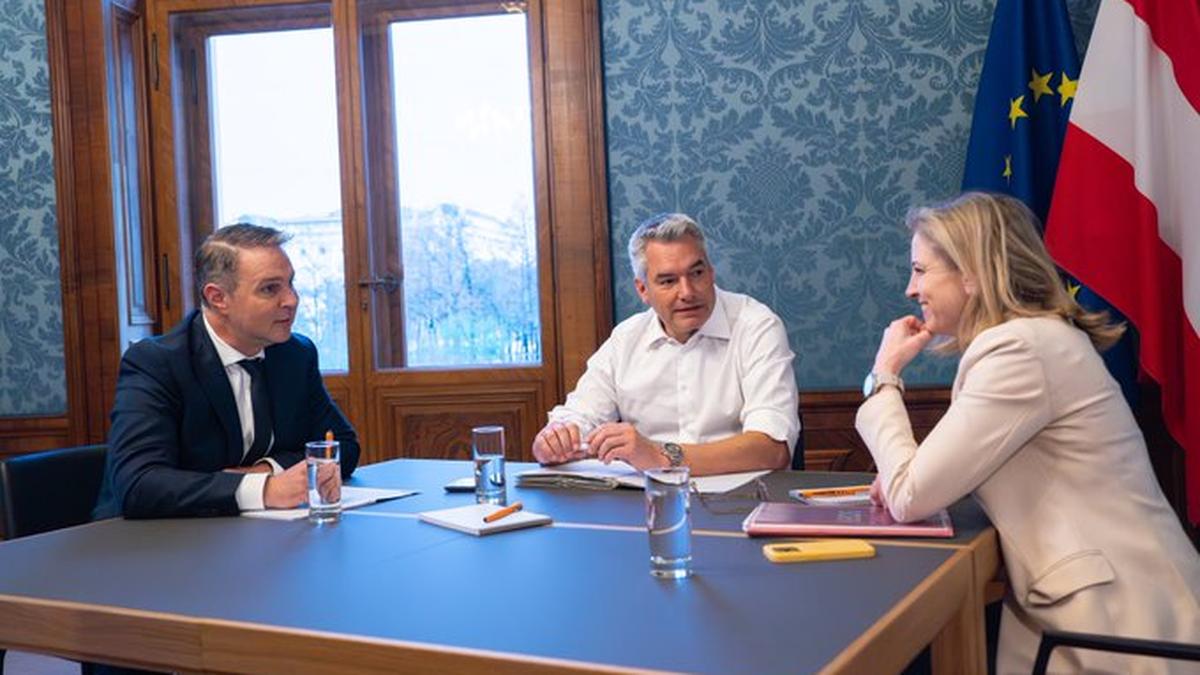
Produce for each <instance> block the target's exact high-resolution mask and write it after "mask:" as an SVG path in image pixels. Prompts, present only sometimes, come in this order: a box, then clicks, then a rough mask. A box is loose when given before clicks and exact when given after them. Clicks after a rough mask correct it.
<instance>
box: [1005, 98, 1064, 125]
mask: <svg viewBox="0 0 1200 675" xmlns="http://www.w3.org/2000/svg"><path fill="white" fill-rule="evenodd" d="M1072 93H1074V92H1072ZM1024 104H1025V96H1024V95H1022V96H1018V97H1016V98H1014V99H1013V100H1012V101H1009V104H1008V121H1009V122H1012V128H1013V129H1016V128H1017V120H1018V119H1020V118H1022V117H1029V113H1027V112H1025V111H1024V110H1022V109H1021V106H1022V105H1024Z"/></svg>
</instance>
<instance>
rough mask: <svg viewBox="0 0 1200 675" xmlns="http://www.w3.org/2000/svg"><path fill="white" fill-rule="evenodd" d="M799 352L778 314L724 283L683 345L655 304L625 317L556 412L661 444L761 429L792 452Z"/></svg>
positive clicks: (557, 417) (560, 418) (556, 418)
mask: <svg viewBox="0 0 1200 675" xmlns="http://www.w3.org/2000/svg"><path fill="white" fill-rule="evenodd" d="M793 358H795V355H794V354H793V353H792V350H791V348H790V347H789V346H788V341H787V331H786V330H785V329H784V327H783V321H781V320H780V319H779V317H778V316H776V315H775V313H774V312H772V311H771V310H770V309H769V308H768V307H767V306H766V305H764V304H762V303H760V302H758V301H757V300H755V299H754V298H751V297H749V296H746V295H741V294H738V293H729V292H726V291H722V290H720V289H719V288H718V289H717V298H716V302H715V304H714V306H713V313H712V315H711V316H709V317H708V321H706V322H705V323H704V325H703V326H701V327H700V330H699V331H697V332H696V333H695V334H694V335H692V336H691V337H690V338H689V339H688V340H687V342H684V343H682V344H680V343H679V342H678V341H676V340H675V339H674V338H672V337H671V336H669V335H667V333H666V332H665V331H664V330H663V327H662V323H661V322H660V321H659V319H658V316H657V315H656V314H655V313H654V310H653V309H648V310H646V311H644V312H641V313H640V314H636V315H634V316H632V317H630V318H628V319H626V320H625V321H622V322H621V323H620V324H619V325H618V326H617V327H616V328H614V329H613V332H612V335H611V336H610V337H609V338H608V340H606V341H605V342H604V344H603V345H601V346H600V349H599V350H597V351H596V353H595V354H593V355H592V357H591V358H590V359H588V363H587V370H586V371H585V372H584V374H583V376H582V377H580V378H579V383H578V384H577V385H576V387H575V391H573V392H571V393H570V394H569V395H568V396H567V400H566V402H565V403H563V404H562V405H559V406H556V407H555V408H554V409H553V410H551V411H550V414H549V418H550V421H551V422H572V423H574V424H576V425H578V426H579V430H580V433H581V434H582V435H583V436H586V435H587V434H588V433H589V432H591V430H592V429H594V428H596V427H597V426H599V425H600V424H603V423H605V422H615V421H623V422H628V423H630V424H632V425H633V426H634V427H635V428H636V429H637V430H638V432H639V433H640V434H642V435H643V436H645V437H647V438H649V439H650V440H652V441H655V442H660V443H662V442H667V441H672V442H675V443H709V442H713V441H719V440H723V439H726V438H729V437H731V436H736V435H737V434H740V433H743V432H746V431H759V432H762V433H764V434H766V435H768V436H770V437H771V438H773V439H775V440H777V441H785V442H786V443H787V445H788V451H789V452H791V451H793V449H794V448H795V446H796V439H797V437H798V436H799V434H800V418H799V414H798V412H797V405H798V403H799V401H798V400H797V394H796V377H795V374H794V373H793V371H792V359H793Z"/></svg>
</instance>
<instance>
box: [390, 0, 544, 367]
mask: <svg viewBox="0 0 1200 675" xmlns="http://www.w3.org/2000/svg"><path fill="white" fill-rule="evenodd" d="M525 22H526V17H525V16H524V15H523V14H501V15H494V16H476V17H465V18H462V17H460V18H447V19H435V20H419V21H403V22H397V23H393V24H391V26H390V38H391V39H390V43H391V58H392V73H393V77H394V82H395V89H394V92H393V96H394V99H393V109H394V110H395V125H396V127H395V128H396V145H397V151H396V157H397V160H396V161H397V164H396V171H397V183H398V191H399V192H398V201H399V204H400V209H399V221H400V222H399V227H400V240H401V251H402V254H401V255H402V259H403V260H402V262H403V270H404V335H405V338H406V344H405V356H406V362H407V364H408V365H409V366H448V365H469V364H529V363H539V362H540V361H541V321H540V316H539V313H538V288H537V280H538V274H537V229H536V223H535V217H534V195H533V135H532V134H533V132H532V129H533V126H532V112H531V104H530V84H529V61H528V47H527V45H526V33H525V27H526V23H525Z"/></svg>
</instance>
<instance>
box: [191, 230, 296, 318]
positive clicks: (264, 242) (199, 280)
mask: <svg viewBox="0 0 1200 675" xmlns="http://www.w3.org/2000/svg"><path fill="white" fill-rule="evenodd" d="M291 238H292V235H290V234H288V233H286V232H282V231H280V230H277V229H275V228H273V227H267V226H265V225H252V224H250V223H237V224H236V225H228V226H226V227H222V228H219V229H217V231H215V232H213V233H212V234H210V235H208V237H207V238H206V239H205V240H204V243H202V244H200V247H199V248H197V249H196V265H195V267H194V268H193V269H194V271H195V275H196V293H197V294H198V295H199V296H200V303H201V304H203V305H204V306H205V307H208V300H207V299H205V297H204V287H205V286H207V285H208V284H216V285H217V286H220V287H221V288H223V289H225V290H226V291H228V292H233V291H234V290H235V289H236V288H237V261H238V251H240V250H241V249H246V248H262V247H266V246H283V245H284V244H286V243H287V242H288V240H289V239H291Z"/></svg>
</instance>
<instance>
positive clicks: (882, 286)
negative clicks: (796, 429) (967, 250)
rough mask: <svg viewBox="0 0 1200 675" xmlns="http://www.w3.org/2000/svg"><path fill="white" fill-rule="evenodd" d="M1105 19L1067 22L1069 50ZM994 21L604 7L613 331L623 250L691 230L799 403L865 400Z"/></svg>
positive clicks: (1090, 0) (942, 6)
mask: <svg viewBox="0 0 1200 675" xmlns="http://www.w3.org/2000/svg"><path fill="white" fill-rule="evenodd" d="M1022 1H1030V2H1040V1H1041V0H1022ZM1097 3H1098V0H1075V1H1073V2H1069V3H1068V4H1069V5H1070V6H1071V11H1072V16H1073V19H1074V21H1075V23H1076V25H1075V28H1076V35H1086V34H1087V33H1089V32H1090V26H1091V22H1092V20H1093V19H1094V17H1095V11H1096V7H1097ZM993 6H994V0H900V1H895V0H893V1H890V2H885V1H882V0H837V1H834V0H737V1H734V0H602V15H603V16H602V21H603V40H604V71H605V98H606V105H607V111H606V114H607V135H608V162H609V193H610V203H609V210H610V213H611V214H612V215H611V218H612V250H613V267H614V270H613V272H614V274H613V279H614V286H615V293H614V296H615V298H616V314H617V317H618V318H619V319H620V318H624V317H627V316H629V315H630V314H632V313H634V312H637V311H640V310H641V309H642V308H643V307H642V305H641V303H640V301H639V300H638V298H637V295H636V294H635V293H634V291H633V283H632V273H631V272H630V270H629V265H628V262H627V260H626V258H625V254H624V251H625V247H626V242H627V240H628V237H629V234H630V232H631V231H632V230H633V228H634V227H635V226H636V225H637V223H638V222H640V221H641V220H642V219H643V218H645V217H646V216H649V215H651V214H654V213H657V212H661V211H683V212H685V213H689V214H691V215H692V216H693V217H695V218H696V219H697V220H698V221H699V223H700V224H701V225H702V226H703V227H704V228H705V231H706V234H707V235H708V236H709V238H710V251H711V253H712V257H713V258H714V263H715V266H716V269H717V282H718V284H719V285H721V286H722V287H723V288H725V289H727V290H735V291H739V292H743V293H748V294H750V295H753V296H755V297H757V298H758V299H760V300H762V301H764V302H766V303H767V304H768V305H770V306H771V307H772V308H774V309H775V311H776V312H777V313H778V314H779V315H780V316H781V317H782V318H783V320H784V322H785V323H786V324H787V326H788V334H789V337H790V339H791V343H792V349H793V350H794V351H795V352H796V354H797V356H798V359H797V365H796V375H797V378H798V381H799V384H800V387H801V389H806V390H820V389H840V388H855V387H857V386H858V385H859V383H860V382H861V381H862V376H863V374H864V372H865V371H866V370H867V369H868V368H869V367H870V365H871V363H872V361H873V359H874V354H875V350H876V348H877V346H878V338H879V335H880V334H881V332H882V331H883V329H884V327H885V326H886V325H887V323H888V322H889V321H890V320H891V319H893V318H895V317H897V316H900V315H902V314H906V313H909V312H912V311H913V310H914V309H915V307H914V306H912V305H911V303H910V302H909V301H907V300H906V299H905V298H904V297H903V292H904V286H905V284H906V283H907V265H908V255H909V253H908V243H909V242H908V236H907V234H906V232H905V230H904V228H903V225H902V220H903V216H904V214H905V212H906V211H907V210H908V208H909V207H910V206H912V205H914V204H920V203H925V202H929V201H932V200H936V199H941V198H946V197H948V196H951V195H953V194H954V193H955V192H956V191H957V190H958V186H959V183H960V182H961V179H962V169H963V163H964V158H965V148H966V142H967V136H968V134H969V131H970V119H971V111H972V107H973V105H974V92H975V88H976V85H977V83H978V79H979V72H980V68H981V65H982V60H983V53H984V49H985V47H986V43H987V38H988V32H989V29H990V27H991V15H992V9H993ZM1081 45H1082V41H1081ZM954 365H955V364H954V362H953V361H949V360H946V359H944V358H937V357H932V356H922V357H920V358H919V359H918V360H917V361H916V362H914V364H913V366H912V367H910V368H909V370H907V371H906V373H905V375H906V378H907V379H909V380H910V381H913V382H917V383H920V382H924V383H948V382H949V381H950V380H951V379H952V377H953V373H954Z"/></svg>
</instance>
